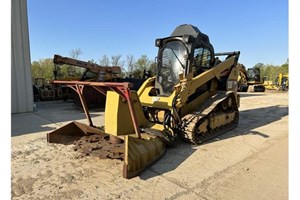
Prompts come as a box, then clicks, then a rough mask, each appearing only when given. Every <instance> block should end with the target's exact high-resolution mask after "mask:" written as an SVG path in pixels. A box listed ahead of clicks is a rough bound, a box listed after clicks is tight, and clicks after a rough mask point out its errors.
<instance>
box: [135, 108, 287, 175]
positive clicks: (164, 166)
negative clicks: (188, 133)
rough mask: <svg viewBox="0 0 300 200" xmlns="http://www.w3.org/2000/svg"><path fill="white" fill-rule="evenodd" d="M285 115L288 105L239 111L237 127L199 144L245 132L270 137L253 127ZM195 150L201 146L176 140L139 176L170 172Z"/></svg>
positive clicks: (217, 140) (244, 133)
mask: <svg viewBox="0 0 300 200" xmlns="http://www.w3.org/2000/svg"><path fill="white" fill-rule="evenodd" d="M286 115H288V107H287V106H285V107H282V106H278V105H277V106H270V107H264V108H257V109H251V110H244V111H240V120H239V125H238V127H237V128H235V129H233V130H231V131H228V132H226V133H224V134H222V135H220V136H218V137H216V138H213V139H211V140H209V141H207V142H205V143H203V144H201V146H205V145H206V144H209V143H212V142H219V141H222V140H226V139H230V138H232V137H236V136H241V135H247V134H253V135H257V136H258V137H263V138H269V137H272V135H267V134H264V133H261V132H258V131H256V130H254V129H256V128H258V127H261V126H264V125H267V124H269V123H272V122H275V121H278V120H280V119H281V118H282V117H284V116H286ZM196 150H198V151H199V150H201V148H200V149H199V148H198V149H196V148H193V145H191V144H188V143H185V142H183V141H178V144H177V146H176V147H174V148H167V152H166V155H165V156H164V157H163V158H162V159H161V160H159V161H158V162H157V163H155V164H154V165H153V166H151V167H150V168H149V169H148V170H145V171H144V172H143V173H142V174H141V175H140V178H141V179H143V180H147V179H149V178H153V177H155V176H160V175H162V174H164V173H167V172H170V171H172V170H174V169H176V168H177V167H178V166H179V165H180V164H181V163H183V162H184V161H185V160H186V159H188V157H189V156H190V155H192V154H193V153H194V152H195V151H196ZM174 158H175V159H174Z"/></svg>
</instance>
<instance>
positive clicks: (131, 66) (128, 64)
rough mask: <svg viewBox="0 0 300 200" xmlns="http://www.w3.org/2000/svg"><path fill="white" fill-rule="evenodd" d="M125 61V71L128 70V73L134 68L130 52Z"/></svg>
mask: <svg viewBox="0 0 300 200" xmlns="http://www.w3.org/2000/svg"><path fill="white" fill-rule="evenodd" d="M126 63H127V72H128V74H127V75H130V74H132V72H133V70H134V64H135V61H134V56H133V55H131V54H129V55H127V59H126Z"/></svg>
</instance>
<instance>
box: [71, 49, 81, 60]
mask: <svg viewBox="0 0 300 200" xmlns="http://www.w3.org/2000/svg"><path fill="white" fill-rule="evenodd" d="M81 54H82V51H81V49H80V48H78V49H73V50H71V51H70V56H71V58H74V59H78V58H79V56H80V55H81Z"/></svg>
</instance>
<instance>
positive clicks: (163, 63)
mask: <svg viewBox="0 0 300 200" xmlns="http://www.w3.org/2000/svg"><path fill="white" fill-rule="evenodd" d="M155 45H156V46H157V47H158V48H159V50H158V57H157V75H156V80H155V88H156V90H157V93H158V95H159V96H170V95H171V94H172V93H173V91H174V86H175V85H177V84H178V83H179V82H180V76H179V75H180V74H181V76H182V77H183V78H185V77H186V76H187V74H190V73H193V77H195V76H198V75H199V74H201V73H202V72H203V71H205V70H207V69H210V68H211V67H212V66H213V63H214V49H213V46H212V45H211V44H210V42H209V38H208V36H207V35H205V34H203V33H201V31H200V30H199V29H198V28H197V27H195V26H192V25H186V24H185V25H180V26H178V27H177V28H176V29H175V30H174V32H173V33H172V34H171V36H170V37H167V38H162V39H156V41H155Z"/></svg>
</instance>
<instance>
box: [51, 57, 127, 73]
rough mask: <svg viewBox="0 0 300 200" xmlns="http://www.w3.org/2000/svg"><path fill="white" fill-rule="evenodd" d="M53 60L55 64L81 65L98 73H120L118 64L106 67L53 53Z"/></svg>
mask: <svg viewBox="0 0 300 200" xmlns="http://www.w3.org/2000/svg"><path fill="white" fill-rule="evenodd" d="M53 62H54V64H56V65H63V64H67V65H73V66H78V67H82V68H85V69H88V70H89V71H91V72H94V73H96V74H98V73H99V72H102V73H114V74H120V73H121V67H119V66H113V67H108V66H100V65H97V64H94V63H89V62H85V61H81V60H76V59H73V58H68V57H62V56H60V55H54V58H53Z"/></svg>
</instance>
